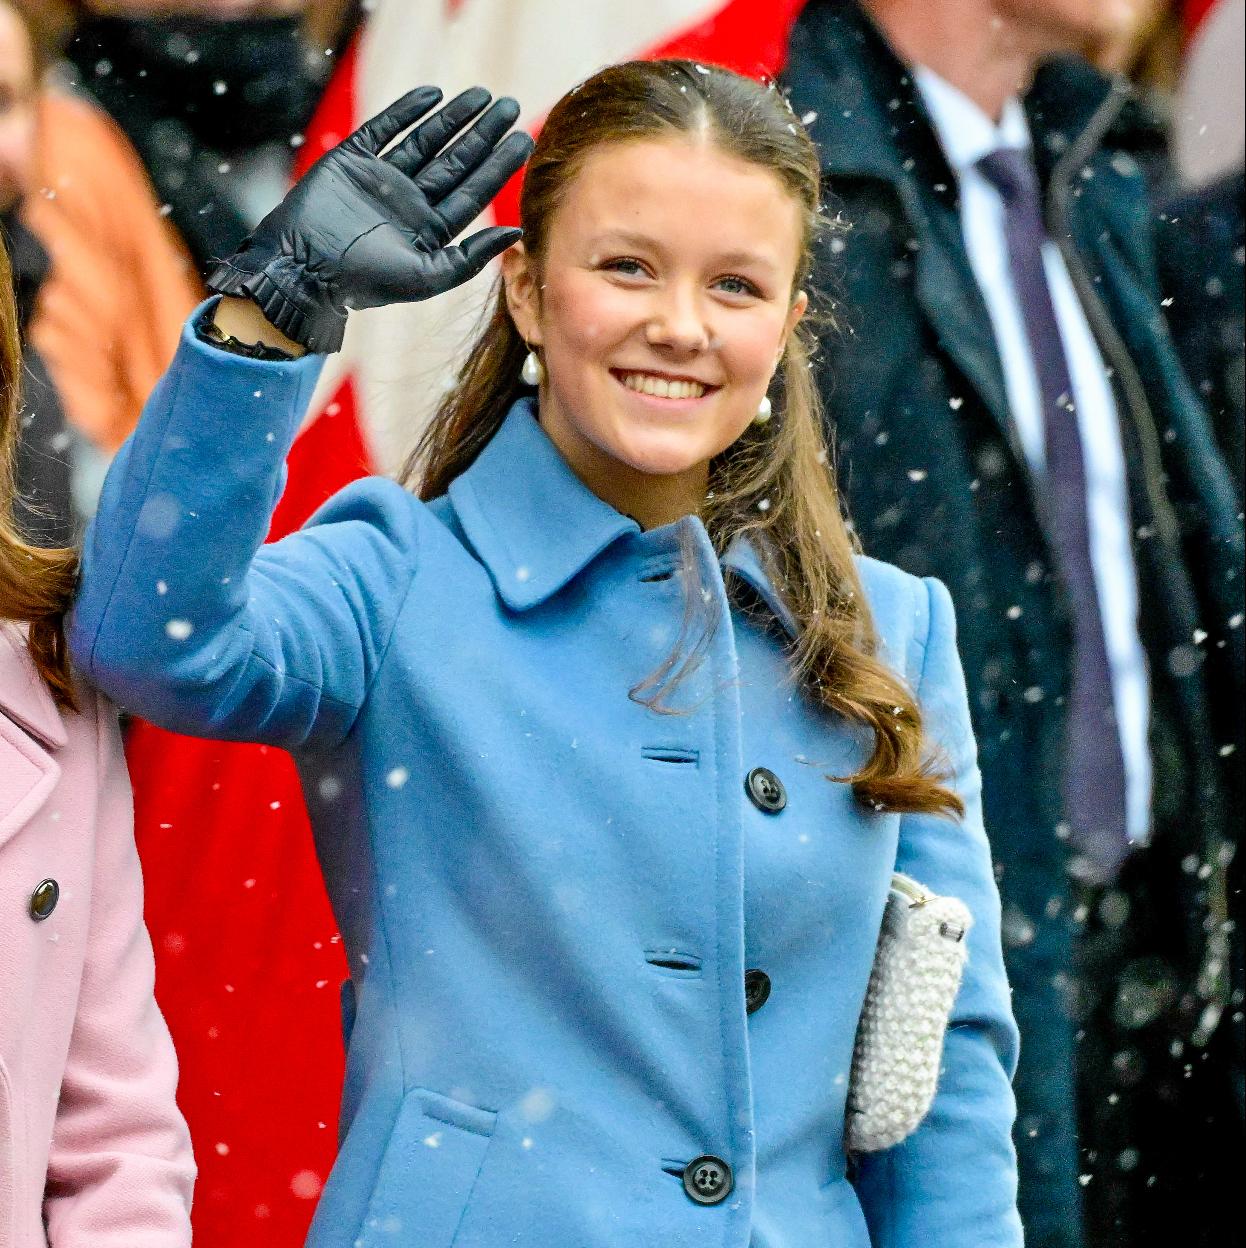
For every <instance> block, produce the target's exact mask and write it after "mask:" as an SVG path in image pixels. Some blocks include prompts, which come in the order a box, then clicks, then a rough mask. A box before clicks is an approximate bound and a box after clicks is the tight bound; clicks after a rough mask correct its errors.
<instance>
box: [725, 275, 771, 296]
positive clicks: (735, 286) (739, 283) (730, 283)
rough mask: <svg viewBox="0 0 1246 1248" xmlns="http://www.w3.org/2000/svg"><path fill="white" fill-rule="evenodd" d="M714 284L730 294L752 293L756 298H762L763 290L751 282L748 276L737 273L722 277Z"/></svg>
mask: <svg viewBox="0 0 1246 1248" xmlns="http://www.w3.org/2000/svg"><path fill="white" fill-rule="evenodd" d="M714 285H715V286H716V287H717V288H718V289H719V290H721V291H723V292H724V293H725V294H728V295H750V296H751V297H752V298H754V299H760V298H761V291H760V290H759V289H758V288H757V286H756V285H755V284H754V283H753V282H750V281H749V280H748V278H747V277H740V276H739V274H736V273H730V274H728V275H727V276H726V277H720V278H719V279H718V280H717V281H716V282H715V283H714Z"/></svg>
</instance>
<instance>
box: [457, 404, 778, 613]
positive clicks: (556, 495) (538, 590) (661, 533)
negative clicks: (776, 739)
mask: <svg viewBox="0 0 1246 1248" xmlns="http://www.w3.org/2000/svg"><path fill="white" fill-rule="evenodd" d="M448 494H449V498H450V503H451V505H452V506H453V507H454V511H455V515H456V516H457V518H458V521H459V523H460V524H461V525H462V527H463V532H464V534H465V535H466V537H467V540H468V541H469V542H470V543H471V545H472V548H473V550H475V552H476V554H477V556H478V557H479V558H480V561H481V562H482V563H483V564H484V566H485V568H486V570H487V571H488V573H489V576H490V579H491V580H492V581H493V585H494V588H495V590H496V591H497V594H498V597H499V598H501V599H502V601H503V602H504V603H505V604H506V606H507V607H509V608H510V609H511V610H512V611H526V610H528V609H529V608H531V607H535V606H538V605H539V604H540V603H542V602H545V601H546V600H547V599H548V598H551V597H552V596H553V595H554V594H556V593H557V592H558V591H559V590H560V589H562V588H563V587H564V586H565V585H567V584H568V583H569V582H570V581H571V580H572V579H574V577H576V576H577V575H578V574H579V573H580V572H582V571H583V570H584V569H585V568H586V567H588V565H589V564H590V563H592V562H593V560H595V559H596V558H597V557H598V556H599V555H601V554H602V553H603V552H604V551H605V550H606V549H607V548H609V547H610V546H612V545H614V543H616V542H619V541H630V542H632V543H634V545H635V552H634V553H635V555H636V557H637V558H639V559H645V558H653V559H655V560H656V559H662V558H671V559H673V558H674V557H676V556H677V555H678V552H679V531H680V525H689V524H691V525H695V526H697V528H698V529H700V530H701V532H700V536H701V537H702V539H703V540H705V541H706V544H707V548H708V538H705V534H704V529H703V528H701V522H700V521H699V520H697V519H696V518H694V517H688V518H686V519H684V520H681V521H679V522H678V523H677V524H672V525H667V526H666V527H665V528H662V529H654V530H651V531H649V532H644V531H642V530H641V527H640V525H639V524H637V523H636V521H635V520H633V519H632V518H631V517H630V516H625V515H622V514H621V513H620V512H618V511H616V510H615V509H614V508H613V507H611V506H610V504H609V503H606V502H603V501H602V499H600V498H598V497H597V495H596V494H594V493H593V492H592V490H590V489H589V488H588V486H586V485H585V484H584V483H583V482H582V481H581V480H580V479H579V477H577V476H576V475H575V473H574V472H572V471H571V469H570V468H569V467H568V465H567V461H566V460H565V459H563V457H562V455H561V454H560V453H559V451H558V449H557V447H555V446H554V444H553V443H552V442H551V441H550V440H549V437H548V436H547V435H546V433H545V430H544V429H542V428H541V426H540V423H539V422H538V421H537V412H536V402H535V400H534V399H532V398H528V397H525V398H522V399H519V400H517V401H516V402H515V404H514V405H513V406H512V407H511V409H510V411H509V412H508V413H507V414H506V417H505V419H504V420H503V422H502V425H501V427H500V428H499V429H498V431H497V433H496V434H494V436H493V438H492V439H491V440H490V441H489V443H488V445H486V447H485V448H484V450H483V451H481V452H480V454H479V455H478V456H477V457H476V460H475V462H474V463H473V464H472V465H471V467H469V468H468V469H467V470H466V471H465V472H463V473H461V474H460V475H459V476H458V477H456V478H455V479H454V480H453V481H452V482H451V483H450V489H449V491H448ZM721 566H722V569H723V571H724V572H731V573H734V574H735V575H736V576H738V577H739V578H740V579H741V580H743V581H744V582H746V583H747V584H748V585H750V586H751V587H752V588H753V589H754V590H755V591H756V593H757V594H758V595H759V597H760V598H761V599H762V601H763V602H765V604H766V606H767V607H768V608H769V609H770V611H771V612H772V613H773V614H774V616H775V618H776V619H778V620H779V622H780V623H781V624H782V625H783V627H784V628H785V629H786V630H787V631H788V633H789V634H790V635H792V636H793V637H794V636H795V635H796V622H795V620H794V619H793V617H792V614H791V612H790V611H789V610H788V609H787V606H786V604H785V603H784V602H783V600H782V598H781V597H780V596H779V594H778V593H776V591H775V590H774V588H773V586H772V585H771V583H770V578H769V577H768V576H767V575H766V572H765V570H764V568H763V563H762V559H761V558H760V557H759V554H758V550H757V544H756V543H755V542H754V541H752V540H750V538H749V537H748V536H747V535H742V536H739V537H737V538H735V539H734V540H733V541H732V542H731V544H730V546H729V547H728V549H727V551H726V553H725V554H724V555H723V557H722V560H721Z"/></svg>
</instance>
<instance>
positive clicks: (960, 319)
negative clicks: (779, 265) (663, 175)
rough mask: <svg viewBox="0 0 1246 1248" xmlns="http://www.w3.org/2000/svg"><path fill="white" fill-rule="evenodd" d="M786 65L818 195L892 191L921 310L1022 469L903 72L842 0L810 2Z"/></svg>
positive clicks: (927, 139)
mask: <svg viewBox="0 0 1246 1248" xmlns="http://www.w3.org/2000/svg"><path fill="white" fill-rule="evenodd" d="M791 65H792V68H791V71H790V72H791V74H792V78H793V81H792V88H793V98H794V100H795V101H796V102H797V105H798V107H799V100H800V97H801V96H802V95H807V96H808V98H809V99H818V100H820V101H823V102H824V103H823V105H822V108H821V113H820V115H819V116H817V117H814V118H813V119H812V120H811V121H810V122H809V133H810V137H812V139H813V140H814V142H815V143H816V144H817V145H818V148H819V151H820V153H821V158H822V173H823V177H824V179H825V181H826V184H827V189H828V190H829V191H830V193H831V194H832V196H833V195H834V194H835V191H836V186H837V183H840V182H844V181H848V180H852V179H868V180H873V181H876V182H885V183H888V184H889V185H890V186H891V188H892V190H893V191H894V193H895V195H896V198H897V199H898V200H899V202H900V205H901V207H902V209H903V212H904V216H905V218H906V220H907V225H908V228H909V232H910V237H911V239H912V243H911V246H912V247H915V248H916V251H915V255H914V259H913V262H914V281H915V291H916V295H917V300H918V303H919V304H920V306H921V309H922V312H923V314H924V316H925V318H926V320H927V322H928V323H929V325H930V326H931V328H932V330H933V332H934V333H935V334H936V335H937V337H938V339H939V343H940V346H941V347H942V349H943V350H944V352H946V354H947V355H948V357H949V358H950V359H951V360H952V362H953V363H954V364H955V365H956V367H957V369H958V370H959V371H960V372H961V373H962V374H963V376H964V377H965V379H966V381H967V382H968V383H969V385H970V386H971V387H972V388H973V389H974V391H975V392H976V393H977V395H978V396H979V398H980V399H981V401H982V403H983V405H984V406H985V407H986V409H987V410H988V411H989V412H990V414H991V416H992V417H993V418H994V420H995V422H996V424H997V425H998V426H999V429H1000V432H1001V434H1002V435H1003V437H1004V439H1005V441H1006V443H1007V445H1008V446H1010V447H1011V448H1012V450H1013V453H1014V454H1015V455H1016V456H1017V457H1018V460H1019V462H1020V463H1022V464H1024V462H1025V460H1024V455H1023V454H1022V451H1021V446H1020V443H1019V440H1018V438H1017V434H1016V430H1015V429H1014V428H1013V424H1012V418H1011V416H1010V414H1009V410H1008V395H1007V391H1006V389H1005V386H1004V369H1003V364H1002V363H1001V362H1000V358H999V350H998V348H997V346H996V344H995V337H994V334H993V332H992V329H991V320H990V315H989V313H988V312H987V308H986V303H985V302H984V300H983V298H982V292H981V290H980V289H979V287H978V283H977V280H976V279H975V278H974V275H973V269H972V268H971V267H970V264H969V256H968V253H967V252H966V250H965V242H964V238H963V236H962V234H961V225H960V202H959V196H958V191H957V181H956V175H955V174H954V173H953V171H952V169H951V167H950V166H949V164H948V162H947V159H946V158H945V156H944V155H943V151H942V149H941V148H940V147H939V143H938V140H937V138H936V137H935V130H934V126H933V123H932V122H931V120H930V116H929V114H928V113H927V111H926V107H925V105H924V104H923V102H922V99H921V95H920V92H919V91H918V89H917V86H916V84H915V83H914V82H913V79H912V76H911V75H910V74H909V72H908V68H907V67H906V66H905V65H904V63H903V62H902V61H901V60H900V59H899V58H898V57H897V56H896V54H895V53H894V52H893V51H892V49H891V48H890V46H889V45H888V44H887V42H886V41H885V40H884V38H883V36H882V35H881V34H880V33H879V31H878V29H877V28H876V27H875V26H874V24H873V23H872V22H871V21H870V20H869V19H868V18H867V17H866V16H865V15H864V14H863V13H862V12H861V11H860V9H858V7H857V6H856V4H852V3H842V2H841V0H835V2H834V3H830V2H821V3H820V2H819V0H814V4H813V5H812V6H811V7H810V9H809V10H808V11H807V12H806V14H805V16H804V17H803V18H802V21H801V23H800V25H798V26H797V29H796V32H795V34H794V36H793V40H792V58H791ZM826 101H829V102H830V105H831V106H830V107H829V108H827V107H826V106H825V102H826ZM845 119H848V120H850V121H851V122H852V125H851V126H850V127H849V126H845V125H844V124H843V121H844V120H845Z"/></svg>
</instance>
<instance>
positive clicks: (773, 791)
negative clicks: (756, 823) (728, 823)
mask: <svg viewBox="0 0 1246 1248" xmlns="http://www.w3.org/2000/svg"><path fill="white" fill-rule="evenodd" d="M744 788H745V791H746V792H747V793H748V796H749V800H750V801H751V802H752V803H753V805H754V806H756V807H757V809H758V810H760V811H764V812H765V813H766V814H767V815H777V814H778V813H779V811H781V810H782V809H783V807H784V806H786V805H787V790H786V789H785V788H784V787H783V781H782V780H780V779H779V777H778V776H776V775H775V774H774V772H773V771H771V770H770V769H769V768H768V767H754V768H753V770H752V771H750V772H749V773H748V775H747V776H746V777H745V778H744Z"/></svg>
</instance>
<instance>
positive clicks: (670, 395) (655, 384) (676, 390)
mask: <svg viewBox="0 0 1246 1248" xmlns="http://www.w3.org/2000/svg"><path fill="white" fill-rule="evenodd" d="M623 384H624V385H625V386H626V387H627V388H628V389H629V390H635V391H637V392H638V393H639V394H651V395H654V396H655V397H656V398H659V399H699V398H700V397H701V396H702V395H703V394H704V393H705V387H704V386H703V385H702V384H701V383H700V382H699V381H668V380H667V379H666V378H665V377H654V376H653V375H652V374H651V373H625V374H624V375H623Z"/></svg>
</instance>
